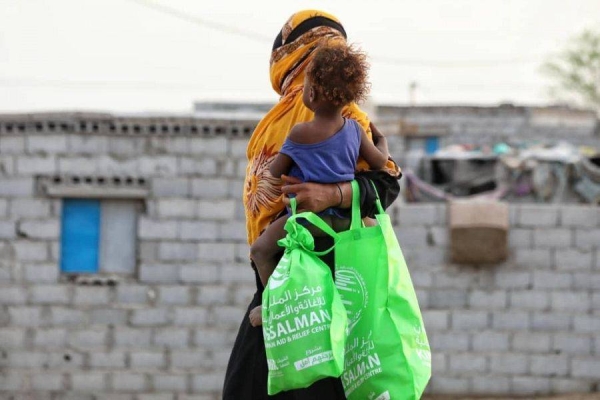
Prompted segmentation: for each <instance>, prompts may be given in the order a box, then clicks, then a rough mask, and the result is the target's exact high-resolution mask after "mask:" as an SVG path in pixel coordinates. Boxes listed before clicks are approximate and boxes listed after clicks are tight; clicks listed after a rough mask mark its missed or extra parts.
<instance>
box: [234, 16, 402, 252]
mask: <svg viewBox="0 0 600 400" xmlns="http://www.w3.org/2000/svg"><path fill="white" fill-rule="evenodd" d="M315 21H316V22H317V23H314V22H315ZM319 21H323V23H320V22H319ZM307 26H308V27H309V29H307V30H306V28H307ZM299 27H303V29H302V30H303V33H302V34H300V35H297V33H298V30H300V28H299ZM296 28H299V29H298V30H296V31H295V29H296ZM304 30H306V31H304ZM327 39H328V40H346V38H345V32H344V31H343V28H342V27H341V23H340V22H339V20H338V19H337V18H336V17H334V16H333V15H331V14H328V13H326V12H323V11H317V10H305V11H300V12H298V13H296V14H294V15H292V16H291V17H290V19H289V20H288V21H287V22H286V23H285V25H284V26H283V28H282V30H281V33H280V36H278V38H277V41H279V43H277V41H276V45H275V46H274V48H273V52H272V54H271V68H270V75H271V85H272V86H273V89H274V90H275V91H276V92H277V93H278V94H279V95H280V96H281V98H280V99H279V102H278V103H277V104H276V105H275V106H274V107H273V108H272V109H271V110H270V111H269V112H268V113H267V115H265V116H264V118H263V119H262V120H261V121H260V122H259V123H258V125H257V126H256V129H255V130H254V133H253V134H252V137H251V138H250V142H249V143H248V149H247V157H248V167H247V168H246V180H245V183H244V199H243V200H244V208H245V211H246V229H247V233H248V243H250V244H252V243H253V242H254V241H255V240H256V238H258V236H259V235H260V233H261V232H262V231H263V230H264V229H265V228H266V227H267V226H268V225H269V224H270V223H271V222H272V221H273V219H275V218H276V217H277V216H278V215H279V213H281V211H282V210H283V208H284V204H283V202H282V198H281V196H282V194H281V189H280V181H279V179H278V178H274V177H273V176H271V174H270V173H269V166H270V164H271V162H272V161H273V159H274V158H275V156H276V155H277V153H278V152H279V149H280V148H281V146H282V145H283V142H284V141H285V138H286V137H287V134H288V132H290V130H291V129H292V127H293V126H294V125H296V124H297V123H301V122H306V121H309V120H311V119H312V118H313V113H312V111H310V110H309V109H308V108H306V107H305V106H304V103H303V102H302V89H303V82H304V73H305V71H306V66H307V65H308V64H309V63H310V61H311V60H312V58H313V55H314V50H315V49H316V48H317V47H318V46H319V45H320V44H321V43H323V41H324V40H327ZM342 113H343V115H344V116H345V117H347V118H352V119H354V120H356V121H358V123H359V124H360V125H361V126H362V127H363V129H364V130H365V131H366V132H367V136H369V137H371V130H370V128H369V118H368V117H367V114H365V113H364V112H363V111H361V110H360V108H358V106H357V105H356V104H354V103H352V104H350V105H348V106H346V107H345V108H344V110H343V111H342ZM388 167H389V169H390V171H392V172H393V171H396V172H397V171H398V170H397V166H396V165H395V164H394V163H393V162H391V161H390V162H389V165H388ZM357 169H358V170H366V169H368V165H367V164H366V163H365V162H364V161H362V160H359V163H358V166H357Z"/></svg>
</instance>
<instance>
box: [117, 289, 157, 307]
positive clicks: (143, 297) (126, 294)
mask: <svg viewBox="0 0 600 400" xmlns="http://www.w3.org/2000/svg"><path fill="white" fill-rule="evenodd" d="M153 290H154V289H152V288H150V287H148V286H138V285H124V286H121V285H119V286H117V303H119V304H146V301H147V300H148V292H150V291H153Z"/></svg>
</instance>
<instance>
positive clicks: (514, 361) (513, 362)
mask: <svg viewBox="0 0 600 400" xmlns="http://www.w3.org/2000/svg"><path fill="white" fill-rule="evenodd" d="M528 369H529V356H527V355H525V354H514V353H500V354H495V355H494V356H493V357H490V372H492V373H496V374H509V375H517V374H526V373H527V371H528Z"/></svg>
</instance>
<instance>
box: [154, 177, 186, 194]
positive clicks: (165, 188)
mask: <svg viewBox="0 0 600 400" xmlns="http://www.w3.org/2000/svg"><path fill="white" fill-rule="evenodd" d="M189 194H190V181H189V179H187V178H172V177H170V178H154V179H152V195H153V196H154V197H188V196H189Z"/></svg>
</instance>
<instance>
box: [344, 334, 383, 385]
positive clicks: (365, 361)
mask: <svg viewBox="0 0 600 400" xmlns="http://www.w3.org/2000/svg"><path fill="white" fill-rule="evenodd" d="M372 336H373V331H371V330H370V331H369V333H368V335H367V336H366V337H355V338H354V339H353V340H351V341H348V342H346V359H345V366H344V373H343V374H342V382H343V384H344V389H345V390H346V394H350V393H352V392H353V391H354V390H355V389H356V388H357V387H359V386H360V385H362V383H363V382H364V381H365V380H367V379H369V378H371V377H372V376H375V375H377V374H379V373H381V360H380V359H379V354H377V353H376V352H375V343H374V342H373V340H372Z"/></svg>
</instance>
